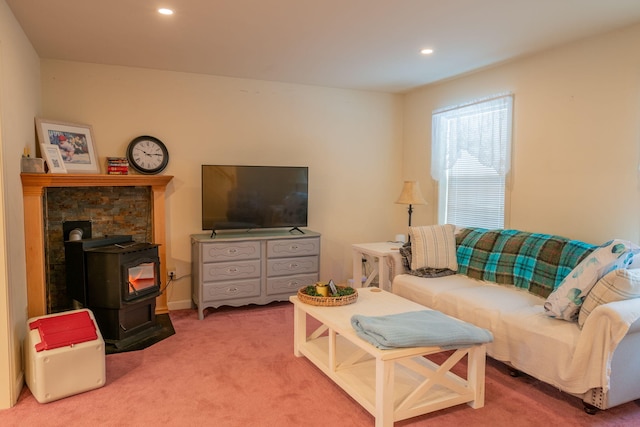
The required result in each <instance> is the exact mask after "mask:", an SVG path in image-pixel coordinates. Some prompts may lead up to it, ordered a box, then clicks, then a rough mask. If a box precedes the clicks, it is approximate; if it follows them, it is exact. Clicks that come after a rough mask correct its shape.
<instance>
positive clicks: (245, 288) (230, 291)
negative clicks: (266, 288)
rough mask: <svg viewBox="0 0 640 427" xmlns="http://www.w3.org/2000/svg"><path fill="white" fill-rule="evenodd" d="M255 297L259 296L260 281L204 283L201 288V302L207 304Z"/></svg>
mask: <svg viewBox="0 0 640 427" xmlns="http://www.w3.org/2000/svg"><path fill="white" fill-rule="evenodd" d="M257 296H260V279H251V280H239V281H235V282H223V283H205V284H204V285H203V287H202V300H203V301H207V302H208V301H223V300H230V299H236V298H247V297H257Z"/></svg>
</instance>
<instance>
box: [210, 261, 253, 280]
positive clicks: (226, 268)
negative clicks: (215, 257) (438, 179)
mask: <svg viewBox="0 0 640 427" xmlns="http://www.w3.org/2000/svg"><path fill="white" fill-rule="evenodd" d="M260 266H261V262H260V260H259V259H254V260H250V261H238V262H216V263H210V264H204V265H203V266H202V281H203V282H211V281H216V282H220V281H226V280H234V279H251V278H254V277H260Z"/></svg>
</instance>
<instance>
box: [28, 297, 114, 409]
mask: <svg viewBox="0 0 640 427" xmlns="http://www.w3.org/2000/svg"><path fill="white" fill-rule="evenodd" d="M27 324H28V326H29V331H28V333H27V337H26V339H25V341H24V343H25V344H24V345H25V352H24V353H25V376H26V381H27V385H28V386H29V389H30V390H31V393H32V394H33V396H34V397H35V398H36V400H37V401H38V402H40V403H47V402H51V401H53V400H58V399H62V398H63V397H67V396H71V395H74V394H78V393H82V392H85V391H89V390H93V389H96V388H99V387H102V386H104V385H105V371H106V369H105V348H104V340H103V339H102V335H101V334H100V330H99V329H98V327H97V324H96V320H95V318H94V317H93V313H92V312H91V311H90V310H87V309H81V310H73V311H65V312H63V313H56V314H49V315H46V316H40V317H33V318H31V319H29V321H28V323H27Z"/></svg>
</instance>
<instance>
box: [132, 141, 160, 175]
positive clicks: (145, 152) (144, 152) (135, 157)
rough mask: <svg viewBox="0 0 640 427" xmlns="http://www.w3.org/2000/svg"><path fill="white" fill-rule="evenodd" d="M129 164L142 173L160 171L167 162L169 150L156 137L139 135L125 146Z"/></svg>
mask: <svg viewBox="0 0 640 427" xmlns="http://www.w3.org/2000/svg"><path fill="white" fill-rule="evenodd" d="M127 159H128V160H129V164H130V165H131V166H132V167H133V168H134V169H135V170H136V171H138V172H140V173H143V174H155V173H159V172H162V171H163V170H164V168H166V167H167V164H169V151H167V147H165V145H164V144H163V143H162V141H160V140H159V139H158V138H154V137H153V136H139V137H137V138H136V139H134V140H133V141H131V142H130V143H129V148H127Z"/></svg>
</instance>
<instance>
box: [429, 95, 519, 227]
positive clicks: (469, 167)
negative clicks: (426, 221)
mask: <svg viewBox="0 0 640 427" xmlns="http://www.w3.org/2000/svg"><path fill="white" fill-rule="evenodd" d="M512 109H513V96H512V95H510V94H507V95H499V96H496V97H493V98H489V99H485V100H479V101H475V102H473V103H470V104H465V105H461V106H454V107H449V108H446V109H442V110H438V111H435V112H434V113H433V117H432V160H431V175H432V177H433V178H434V179H435V180H437V181H438V182H439V209H438V213H439V218H438V221H439V222H440V223H448V224H456V225H459V226H464V227H484V228H503V227H504V223H505V184H506V181H505V177H506V174H507V173H508V172H509V169H510V156H511V127H512V124H511V123H512V115H513V112H512Z"/></svg>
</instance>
